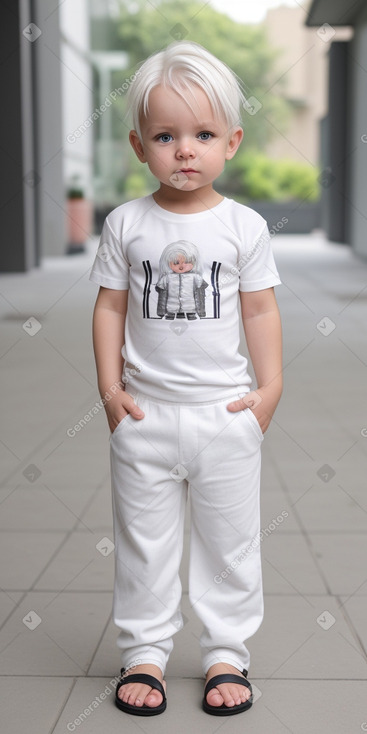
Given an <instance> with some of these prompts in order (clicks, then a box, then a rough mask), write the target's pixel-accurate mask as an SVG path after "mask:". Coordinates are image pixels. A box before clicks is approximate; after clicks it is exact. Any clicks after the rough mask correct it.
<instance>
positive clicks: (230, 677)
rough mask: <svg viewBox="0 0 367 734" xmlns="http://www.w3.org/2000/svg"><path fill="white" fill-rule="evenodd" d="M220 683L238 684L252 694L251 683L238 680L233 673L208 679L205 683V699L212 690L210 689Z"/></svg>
mask: <svg viewBox="0 0 367 734" xmlns="http://www.w3.org/2000/svg"><path fill="white" fill-rule="evenodd" d="M221 683H238V684H240V685H242V686H245V687H246V688H249V689H250V691H251V693H252V688H251V683H249V681H248V680H246V678H245V679H243V678H240V676H239V675H234V674H233V673H222V674H221V675H214V676H213V678H210V680H209V681H208V682H207V684H206V686H205V690H204V696H205V698H206V696H207V694H208V693H209V691H211V690H212V688H216V687H217V686H218V685H220V684H221Z"/></svg>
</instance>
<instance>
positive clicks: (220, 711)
mask: <svg viewBox="0 0 367 734" xmlns="http://www.w3.org/2000/svg"><path fill="white" fill-rule="evenodd" d="M242 675H243V676H244V678H245V680H244V679H243V678H240V676H239V675H233V674H232V673H223V674H222V675H215V676H214V677H213V678H211V679H210V680H209V681H208V683H207V684H206V686H205V690H204V698H203V709H204V711H205V712H206V713H207V714H213V715H214V716H232V715H233V714H240V713H241V711H246V710H247V709H249V708H250V706H252V702H253V696H252V688H251V683H249V681H248V680H246V678H247V670H243V671H242ZM221 683H240V684H241V685H242V686H246V688H249V689H250V691H251V696H250V697H249V698H248V699H247V701H244V702H243V703H239V704H238V706H226V705H225V703H223V704H222V706H210V705H209V704H208V702H207V700H206V697H207V694H208V693H209V691H211V689H212V688H216V687H217V686H218V685H220V684H221Z"/></svg>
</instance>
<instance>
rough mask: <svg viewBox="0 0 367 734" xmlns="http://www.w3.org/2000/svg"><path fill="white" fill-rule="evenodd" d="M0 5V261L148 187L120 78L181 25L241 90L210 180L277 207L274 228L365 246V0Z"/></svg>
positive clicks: (56, 239)
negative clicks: (228, 152)
mask: <svg viewBox="0 0 367 734" xmlns="http://www.w3.org/2000/svg"><path fill="white" fill-rule="evenodd" d="M0 12H1V14H2V23H1V29H2V30H1V33H2V36H3V37H2V46H1V48H2V57H3V60H2V64H1V66H0V75H1V84H2V88H3V90H4V91H3V95H4V99H6V100H8V102H9V103H8V104H6V105H5V108H4V109H3V111H2V115H1V120H0V125H1V133H2V135H1V139H2V141H3V145H2V151H1V156H2V162H3V165H2V166H1V172H0V178H1V188H2V231H3V236H4V241H11V243H12V246H11V248H9V247H3V248H2V250H1V255H0V271H2V272H22V271H26V270H28V269H30V268H33V267H35V266H38V265H39V264H40V262H41V260H42V258H49V257H51V258H52V257H60V256H64V255H75V254H78V253H80V252H83V251H84V250H85V247H86V246H87V244H88V241H89V240H90V238H91V237H93V236H96V235H98V234H99V232H100V230H101V226H102V222H103V219H104V217H105V216H106V214H107V213H108V212H109V211H111V209H113V208H114V207H116V206H118V205H119V204H121V203H123V202H124V201H127V200H129V199H132V198H135V197H140V196H144V195H145V194H148V193H150V192H151V191H153V190H154V189H155V188H156V183H155V181H154V180H153V177H152V176H151V174H150V173H149V170H148V169H147V167H146V166H145V165H142V164H140V163H139V161H138V160H137V159H136V157H135V155H134V154H133V152H132V150H131V148H130V145H129V142H128V131H129V129H130V127H131V126H130V121H129V119H128V118H126V91H127V89H128V87H129V85H130V83H131V81H132V79H133V77H134V71H135V70H136V68H137V66H138V65H139V63H140V62H141V61H142V60H144V59H145V58H146V57H147V56H148V55H149V54H151V53H153V52H154V51H156V50H158V49H160V48H162V47H164V46H165V45H167V44H168V43H170V42H171V41H173V40H174V39H182V38H188V39H191V40H193V41H197V42H199V43H201V44H202V45H204V46H206V47H207V48H208V49H209V50H210V51H212V52H213V53H214V54H215V55H217V56H218V57H219V58H221V59H222V60H223V61H225V62H226V63H227V64H228V65H229V66H230V67H232V68H233V69H234V70H235V72H236V73H237V74H238V76H239V77H240V78H241V80H242V82H243V85H244V89H245V92H246V95H247V99H248V106H247V107H246V109H245V110H244V113H243V118H244V119H243V122H244V130H245V137H244V142H243V143H242V146H241V149H240V152H239V153H238V154H237V156H236V157H235V158H234V159H233V160H232V161H230V162H229V164H228V165H227V166H226V170H225V172H224V173H223V174H222V176H221V178H220V179H219V180H218V182H217V189H218V190H219V191H220V192H221V193H223V194H225V195H228V196H233V197H235V198H236V199H237V200H238V201H241V202H243V203H249V204H250V205H251V206H253V208H255V209H256V210H257V211H259V212H260V213H261V214H262V215H263V216H264V217H265V218H266V219H267V220H269V219H271V220H272V221H273V220H274V221H275V222H276V221H278V220H281V218H282V217H286V218H287V219H288V222H287V225H286V226H285V227H284V229H283V233H307V232H311V231H313V230H314V229H315V228H316V229H317V228H321V229H323V230H324V232H325V233H326V236H327V237H328V238H329V239H330V240H331V241H334V242H340V243H347V244H349V245H351V246H352V247H353V248H354V249H355V251H356V252H357V253H359V254H361V255H365V256H367V243H366V241H365V237H364V227H365V225H364V222H365V218H364V217H362V216H361V214H360V210H361V209H363V198H364V194H363V191H364V190H365V189H366V186H367V180H366V179H367V173H366V165H365V160H366V152H367V145H365V146H363V145H362V146H361V141H362V142H364V143H366V141H367V136H366V132H367V125H366V118H367V88H366V84H365V82H364V70H363V67H364V65H365V63H366V56H367V51H366V46H367V15H366V8H365V3H364V2H354V3H349V2H348V1H347V0H345V1H344V2H343V1H342V0H340V2H339V3H337V7H336V5H335V3H333V2H332V0H314V2H310V0H303V1H302V2H297V0H288V1H287V2H284V3H282V4H280V3H279V2H277V0H262V1H259V2H256V3H252V2H239V0H213V2H211V3H203V2H201V1H200V0H154V2H145V0H78V2H71V0H64V2H55V1H54V0H52V1H51V2H50V0H21V2H19V3H10V2H5V3H2V5H1V11H0ZM19 29H21V30H20V31H19ZM357 148H358V154H356V155H355V154H354V153H355V151H356V149H357ZM361 148H362V150H361Z"/></svg>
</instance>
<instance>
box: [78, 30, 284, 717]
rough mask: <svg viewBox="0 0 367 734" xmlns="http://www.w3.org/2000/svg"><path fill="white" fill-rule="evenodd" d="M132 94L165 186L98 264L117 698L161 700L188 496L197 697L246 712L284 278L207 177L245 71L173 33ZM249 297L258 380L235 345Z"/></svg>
mask: <svg viewBox="0 0 367 734" xmlns="http://www.w3.org/2000/svg"><path fill="white" fill-rule="evenodd" d="M129 98H130V104H131V109H132V113H133V124H134V129H133V130H131V132H130V138H129V139H130V143H131V145H132V147H133V149H134V151H135V153H136V155H137V156H138V158H139V160H140V161H141V162H142V163H147V164H148V166H149V168H150V170H151V171H152V173H153V174H154V176H155V177H156V178H157V180H158V182H159V188H158V189H157V191H155V193H154V194H151V195H149V196H145V197H143V198H142V199H137V200H134V201H130V202H128V203H125V204H123V205H122V206H119V207H117V208H116V209H114V210H113V211H112V212H111V213H110V214H109V215H108V217H107V218H106V220H105V223H104V226H103V231H102V235H101V241H100V247H99V249H98V252H97V256H96V258H95V261H94V264H93V267H92V271H91V275H90V280H92V281H93V282H95V283H97V284H99V286H100V290H99V293H98V297H97V301H96V305H95V310H94V317H93V338H94V351H95V358H96V365H97V373H98V387H99V390H100V393H101V395H102V396H106V398H107V399H106V404H105V409H106V413H107V420H108V424H109V428H110V431H111V434H110V456H111V483H112V503H113V519H114V541H115V586H114V599H113V619H114V622H115V624H116V625H117V627H118V628H119V629H120V633H119V636H118V640H117V645H118V647H119V648H120V649H121V656H122V665H123V668H122V670H121V676H122V677H121V679H120V682H119V684H118V686H117V689H116V705H117V706H118V707H119V708H120V709H121V710H123V711H127V712H129V713H132V714H137V715H144V716H148V715H154V714H159V713H161V712H162V711H164V710H165V708H166V683H165V681H163V677H164V672H165V668H166V664H167V661H168V658H169V655H170V652H171V650H172V647H173V641H172V636H173V635H174V633H175V632H177V631H178V630H179V629H181V628H182V626H183V620H182V615H181V612H180V600H181V591H182V587H181V582H180V577H179V566H180V561H181V555H182V547H183V532H184V514H185V504H186V500H187V494H188V490H190V508H191V536H190V567H189V598H190V602H191V605H192V607H193V609H194V611H195V613H196V614H197V615H198V617H199V618H200V620H201V622H202V624H203V632H202V635H201V637H200V648H201V655H202V665H203V672H204V676H206V686H205V691H204V699H203V708H204V710H205V711H206V712H207V713H210V714H214V715H228V714H235V713H239V712H240V711H244V710H246V709H247V708H249V707H250V706H251V703H252V690H251V685H250V683H249V682H248V681H247V672H248V668H249V663H250V655H249V652H248V650H247V647H246V645H245V641H246V640H247V639H248V638H249V637H251V635H253V634H254V633H255V632H256V630H257V629H258V628H259V626H260V624H261V622H262V618H263V595H262V577H261V561H260V548H259V544H258V543H253V542H252V541H253V540H254V538H256V536H257V534H258V533H259V530H260V518H259V484H260V461H261V458H260V448H261V442H262V440H263V434H264V432H265V431H266V429H267V428H268V426H269V423H270V420H271V418H272V415H273V413H274V411H275V408H276V406H277V403H278V401H279V399H280V396H281V391H282V367H281V326H280V318H279V311H278V307H277V304H276V300H275V296H274V289H273V287H274V286H275V285H277V284H279V283H280V279H279V276H278V273H277V270H276V267H275V264H274V259H273V255H272V252H271V248H270V236H269V232H268V229H267V225H266V222H265V220H264V219H263V218H262V217H261V216H260V215H259V214H257V213H256V212H255V211H253V210H252V209H250V208H248V207H246V206H243V205H241V204H238V203H236V202H235V201H233V200H232V199H228V198H226V197H223V196H221V195H220V194H218V193H217V192H216V191H215V189H214V188H213V182H214V181H215V179H216V178H217V177H218V176H219V174H220V173H221V171H222V170H223V167H224V164H225V161H226V160H229V159H230V158H233V156H234V155H235V153H236V151H237V149H238V147H239V145H240V143H241V140H242V136H243V131H242V128H241V125H240V108H241V105H243V103H244V97H243V95H242V92H241V89H240V85H239V83H238V81H237V78H236V77H235V75H234V74H233V72H231V70H230V69H228V67H227V66H225V65H224V64H223V63H222V62H220V61H219V60H218V59H216V58H215V57H213V56H212V55H211V54H210V53H209V52H208V51H206V50H205V49H204V48H202V47H201V46H199V45H198V44H195V43H191V42H186V41H179V42H175V43H172V44H170V46H168V48H166V49H165V50H163V51H161V52H159V53H157V54H154V55H153V56H152V57H150V58H149V59H148V60H147V61H146V62H145V63H144V64H143V65H142V66H141V67H140V70H139V72H138V74H137V76H136V79H135V80H134V82H133V84H132V87H131V88H130V90H129ZM238 292H239V293H238ZM239 305H240V306H241V312H242V319H243V325H244V331H245V336H246V340H247V346H248V351H249V354H250V357H251V360H252V364H253V367H254V371H255V375H256V380H257V388H256V391H250V385H251V379H250V377H249V374H248V372H247V359H246V358H245V357H244V356H243V355H241V354H240V353H239V351H238V347H239V308H238V307H239Z"/></svg>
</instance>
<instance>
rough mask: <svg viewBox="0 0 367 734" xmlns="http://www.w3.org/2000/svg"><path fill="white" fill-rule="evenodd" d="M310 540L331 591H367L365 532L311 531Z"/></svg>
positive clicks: (345, 592)
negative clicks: (325, 532) (322, 532)
mask: <svg viewBox="0 0 367 734" xmlns="http://www.w3.org/2000/svg"><path fill="white" fill-rule="evenodd" d="M309 537H310V543H311V546H312V549H313V552H314V553H315V554H316V556H317V559H318V563H319V565H320V568H321V570H322V572H323V574H324V576H325V578H326V580H327V583H328V586H329V588H330V591H331V593H332V594H341V595H348V594H356V595H357V596H360V595H366V594H367V568H366V564H365V558H366V536H365V533H357V532H356V533H328V534H327V535H326V534H321V533H312V534H310V536H309Z"/></svg>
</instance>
